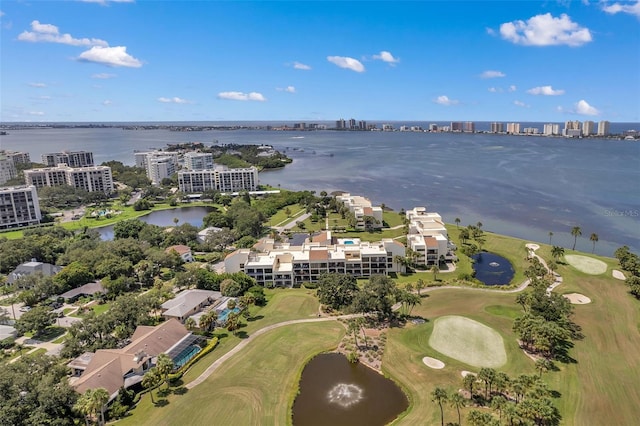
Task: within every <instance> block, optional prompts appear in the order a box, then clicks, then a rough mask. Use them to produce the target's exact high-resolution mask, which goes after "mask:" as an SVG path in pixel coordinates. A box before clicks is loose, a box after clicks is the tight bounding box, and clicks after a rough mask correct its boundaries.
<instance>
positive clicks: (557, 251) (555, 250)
mask: <svg viewBox="0 0 640 426" xmlns="http://www.w3.org/2000/svg"><path fill="white" fill-rule="evenodd" d="M551 256H553V258H554V259H555V260H556V261H558V259H560V258H561V257H562V256H564V248H562V247H559V246H553V247H552V248H551Z"/></svg>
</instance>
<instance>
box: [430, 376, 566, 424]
mask: <svg viewBox="0 0 640 426" xmlns="http://www.w3.org/2000/svg"><path fill="white" fill-rule="evenodd" d="M536 369H537V370H538V375H526V374H521V375H519V376H518V377H515V378H512V377H509V376H508V375H507V374H506V373H504V372H502V371H497V370H495V369H493V368H481V369H480V371H479V372H478V374H477V375H476V374H473V373H469V374H467V375H466V376H464V378H463V379H462V383H461V384H462V389H463V391H459V390H457V389H456V390H454V391H451V392H448V391H447V390H446V389H444V388H442V387H436V388H435V389H434V391H433V392H432V393H431V399H432V401H433V402H434V403H436V404H438V405H439V407H440V415H441V424H442V425H444V424H445V423H444V405H450V406H451V407H452V408H455V409H456V412H457V415H458V421H457V423H454V424H457V425H461V424H462V416H461V413H460V409H461V408H463V407H467V406H475V407H478V408H480V407H487V408H491V409H492V411H488V410H486V409H483V410H478V409H474V410H471V411H470V412H469V413H468V415H467V419H466V420H467V424H470V425H474V426H500V425H541V426H554V425H558V424H559V423H560V420H561V419H562V417H561V415H560V412H559V411H558V409H557V408H556V406H555V405H554V404H553V397H554V392H553V391H552V390H551V389H549V387H548V386H547V384H546V383H545V382H543V381H542V379H541V377H542V373H544V372H546V371H548V368H547V367H545V366H544V365H542V364H538V363H536ZM496 416H497V417H496ZM447 424H451V423H447Z"/></svg>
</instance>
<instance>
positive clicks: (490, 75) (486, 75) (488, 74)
mask: <svg viewBox="0 0 640 426" xmlns="http://www.w3.org/2000/svg"><path fill="white" fill-rule="evenodd" d="M506 76H507V75H506V74H505V73H503V72H501V71H491V70H488V71H485V72H483V73H482V74H480V78H499V77H506Z"/></svg>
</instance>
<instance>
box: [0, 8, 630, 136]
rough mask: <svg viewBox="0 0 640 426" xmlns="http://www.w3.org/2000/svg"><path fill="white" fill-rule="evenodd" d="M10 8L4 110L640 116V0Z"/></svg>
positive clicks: (142, 114)
mask: <svg viewBox="0 0 640 426" xmlns="http://www.w3.org/2000/svg"><path fill="white" fill-rule="evenodd" d="M0 7H1V9H0V31H1V33H0V34H1V37H0V43H1V47H2V49H1V53H0V59H1V62H2V73H1V77H0V89H1V90H0V92H1V93H2V97H1V99H0V121H1V122H152V121H156V122H161V121H174V122H179V121H301V122H302V121H304V122H321V121H325V122H327V121H328V122H334V123H335V121H336V120H338V119H339V118H340V117H342V118H344V119H345V120H347V121H348V120H349V119H351V118H356V119H358V120H364V121H367V122H376V121H377V122H381V121H390V122H394V121H402V120H405V121H420V122H423V121H434V122H435V121H476V122H494V121H501V122H504V123H505V127H506V123H508V122H550V123H563V122H566V121H572V120H580V121H588V120H590V121H594V122H596V123H597V122H599V121H603V120H607V121H610V122H638V121H640V104H639V102H638V99H640V74H639V73H638V69H639V66H640V56H639V55H638V52H639V51H640V32H639V31H638V25H639V23H640V0H634V1H587V0H582V1H573V2H571V1H518V2H506V1H497V2H484V1H475V2H472V1H449V2H445V1H422V2H384V1H381V2H366V1H364V2H360V1H357V2H331V3H329V2H313V1H298V2H284V1H283V2H222V1H198V2H180V1H175V0H174V1H162V2H158V1H145V0H138V1H137V2H134V1H133V0H79V1H50V2H42V1H36V2H21V1H4V2H2V5H1V6H0Z"/></svg>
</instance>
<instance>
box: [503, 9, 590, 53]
mask: <svg viewBox="0 0 640 426" xmlns="http://www.w3.org/2000/svg"><path fill="white" fill-rule="evenodd" d="M500 35H502V38H504V39H505V40H508V41H510V42H512V43H515V44H522V45H525V46H554V45H567V46H572V47H575V46H581V45H583V44H585V43H589V42H590V41H591V40H592V37H591V32H590V31H589V29H588V28H584V27H581V26H580V25H578V24H577V23H575V22H573V21H572V20H571V18H570V17H569V16H568V15H566V14H564V13H563V14H562V15H560V17H559V18H554V17H553V16H551V14H550V13H545V14H544V15H536V16H534V17H531V18H529V19H528V20H527V21H526V22H525V21H521V20H518V21H513V22H506V23H504V24H502V25H500Z"/></svg>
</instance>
